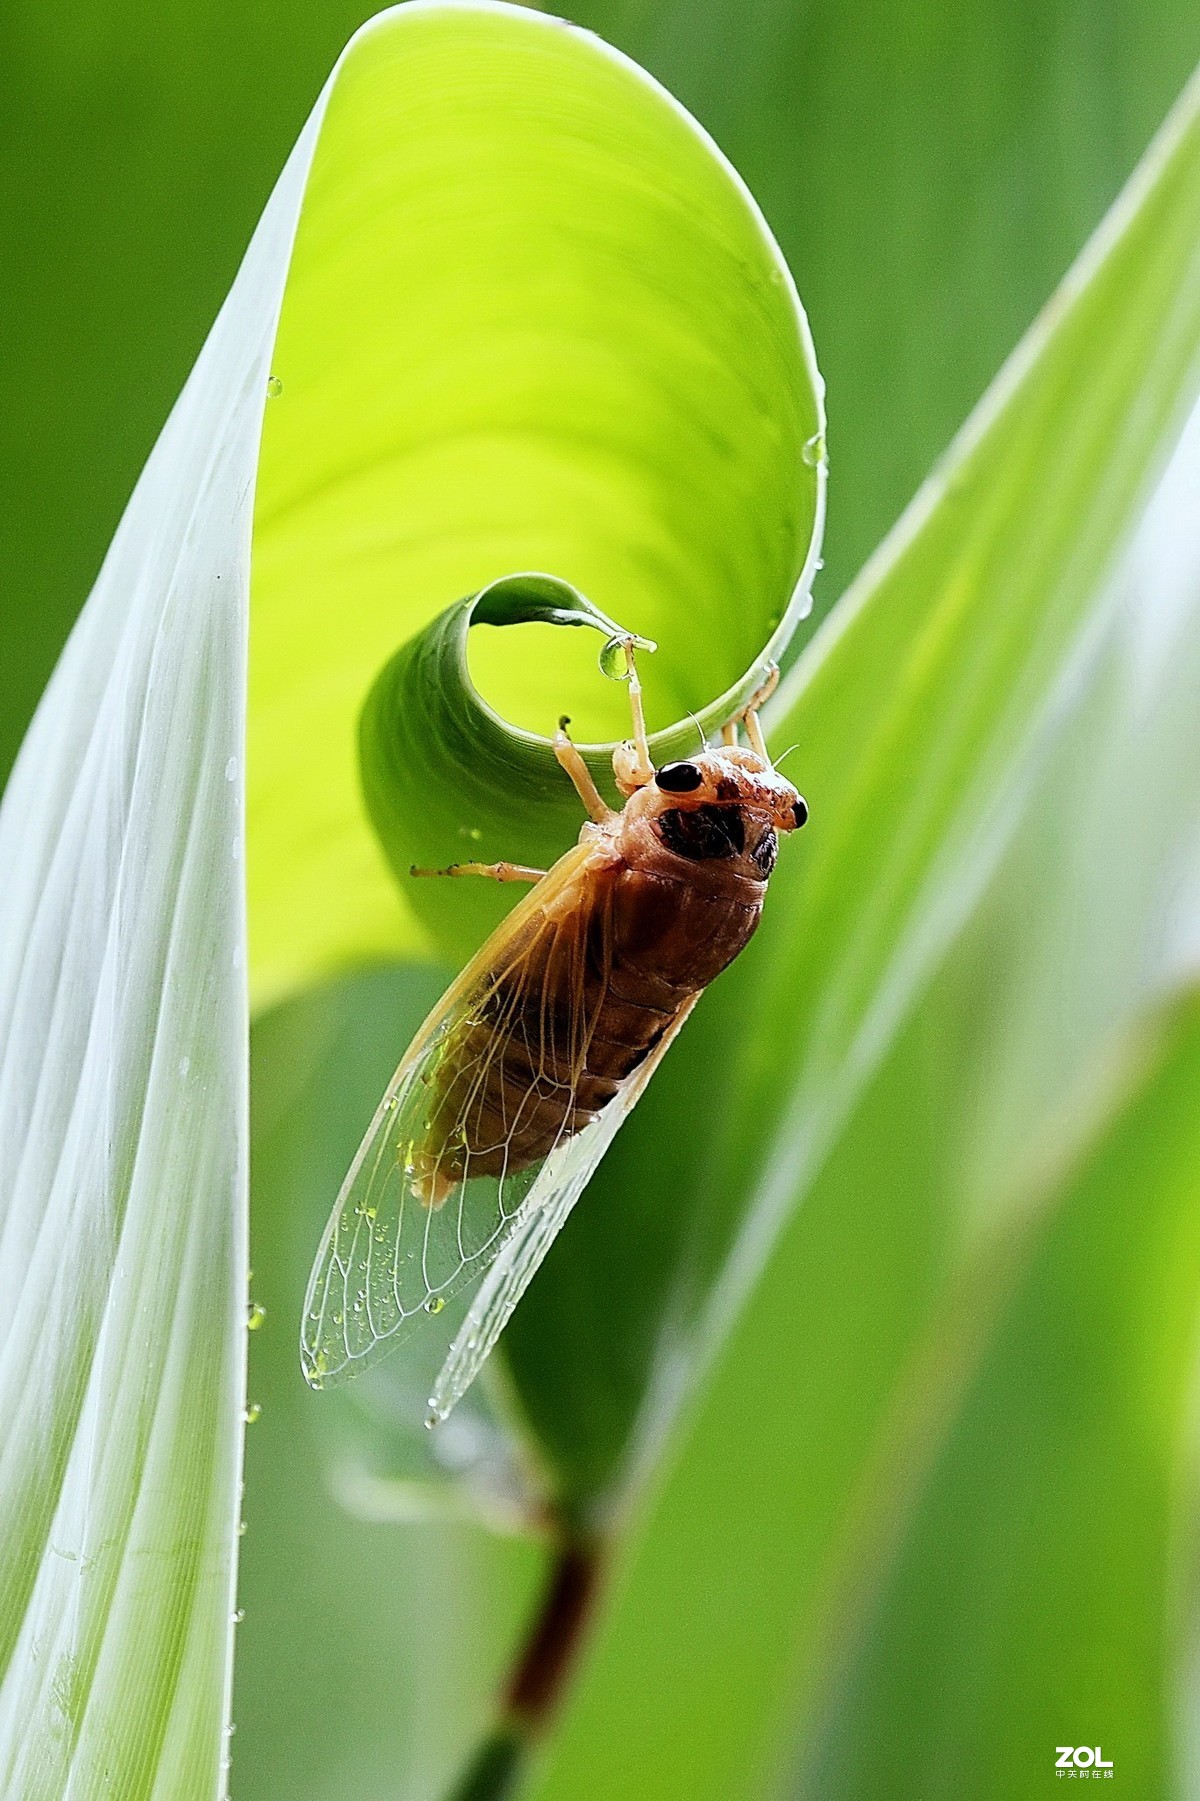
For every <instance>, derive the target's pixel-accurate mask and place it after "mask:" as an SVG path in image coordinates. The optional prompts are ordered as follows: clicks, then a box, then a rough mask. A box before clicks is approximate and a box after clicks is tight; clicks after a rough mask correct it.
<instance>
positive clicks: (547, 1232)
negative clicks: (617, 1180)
mask: <svg viewBox="0 0 1200 1801" xmlns="http://www.w3.org/2000/svg"><path fill="white" fill-rule="evenodd" d="M698 999H699V996H698V995H696V996H693V997H692V999H691V1000H689V1001H687V1002H686V1003H685V1004H684V1005H683V1006H682V1007H681V1008H680V1010H679V1012H678V1014H677V1015H676V1016H675V1019H674V1020H673V1021H672V1023H671V1025H670V1027H669V1028H668V1030H667V1031H666V1032H664V1034H663V1036H662V1038H661V1039H660V1040H659V1042H658V1044H657V1045H655V1047H654V1050H653V1051H652V1052H651V1054H650V1055H649V1056H648V1057H647V1058H646V1059H645V1061H644V1062H643V1063H642V1064H640V1065H639V1067H638V1068H637V1069H636V1070H634V1072H633V1074H632V1075H631V1076H630V1077H628V1079H627V1080H626V1082H625V1083H624V1085H623V1086H622V1088H621V1090H620V1092H619V1093H618V1094H617V1095H615V1096H614V1098H613V1099H612V1100H611V1101H610V1102H609V1103H608V1105H607V1107H605V1108H604V1110H603V1112H602V1113H600V1114H598V1115H597V1117H596V1118H595V1119H594V1120H593V1121H592V1123H591V1124H590V1125H588V1126H585V1127H584V1129H583V1131H582V1132H578V1133H576V1134H575V1136H574V1137H572V1138H566V1139H564V1140H563V1142H562V1143H561V1144H559V1145H558V1146H557V1147H556V1148H555V1149H554V1150H553V1151H552V1152H551V1153H550V1155H549V1156H548V1157H547V1158H546V1161H545V1163H544V1164H543V1165H542V1167H541V1169H540V1170H539V1172H538V1175H537V1178H536V1180H535V1181H534V1183H533V1186H532V1187H531V1189H530V1190H529V1193H528V1194H527V1195H526V1197H525V1199H524V1201H523V1202H522V1203H521V1206H520V1209H519V1211H518V1213H517V1215H516V1218H515V1219H514V1220H513V1222H512V1227H511V1230H510V1231H509V1232H508V1233H507V1235H506V1236H505V1239H504V1242H503V1244H502V1246H501V1247H500V1249H499V1252H498V1254H497V1255H496V1256H495V1257H494V1259H493V1260H492V1263H491V1267H490V1269H489V1270H488V1273H487V1275H486V1277H485V1279H484V1282H483V1285H482V1287H481V1288H480V1290H479V1293H478V1294H477V1295H476V1296H475V1299H474V1300H473V1301H472V1303H471V1307H470V1311H469V1312H468V1314H467V1317H466V1319H465V1320H464V1321H463V1324H462V1326H461V1328H460V1330H459V1332H458V1335H457V1337H456V1338H455V1340H454V1343H453V1344H452V1345H451V1347H450V1350H449V1353H448V1355H447V1357H446V1361H445V1363H444V1364H443V1365H442V1369H441V1374H440V1375H439V1376H438V1379H437V1383H436V1384H435V1386H434V1390H433V1393H432V1395H431V1396H430V1397H429V1420H428V1424H429V1425H433V1424H434V1423H435V1422H436V1421H438V1420H444V1419H445V1418H446V1417H447V1415H448V1414H449V1413H450V1412H451V1410H452V1408H454V1407H455V1406H456V1405H457V1403H458V1402H459V1401H460V1400H461V1399H462V1397H463V1395H465V1394H466V1392H467V1390H468V1388H469V1387H470V1386H471V1384H472V1382H473V1381H474V1380H475V1378H476V1376H477V1375H478V1374H479V1372H480V1370H481V1369H482V1367H483V1364H484V1362H485V1360H486V1359H487V1357H488V1355H489V1353H490V1352H491V1351H492V1350H493V1348H494V1347H495V1343H496V1340H497V1339H498V1338H499V1336H500V1334H501V1332H502V1331H503V1330H504V1328H505V1326H506V1325H507V1324H508V1321H509V1319H510V1317H511V1315H512V1311H513V1308H514V1307H515V1306H516V1304H517V1302H518V1301H519V1300H520V1298H521V1296H522V1295H523V1294H524V1293H525V1290H526V1289H527V1288H528V1286H529V1284H530V1282H532V1280H533V1278H534V1275H535V1274H536V1272H537V1269H538V1266H539V1264H540V1263H541V1261H542V1259H543V1257H544V1256H545V1255H546V1252H547V1251H548V1250H549V1249H550V1246H551V1245H552V1244H553V1242H554V1240H555V1239H556V1238H557V1236H558V1234H559V1232H560V1231H561V1230H562V1228H563V1226H564V1225H565V1224H566V1220H567V1215H568V1214H569V1213H570V1211H571V1209H572V1207H573V1206H574V1205H575V1203H576V1201H577V1200H578V1199H579V1196H580V1195H581V1194H582V1193H583V1190H584V1188H585V1187H586V1186H587V1184H588V1182H589V1181H590V1179H591V1177H592V1174H593V1172H594V1170H595V1168H596V1165H597V1164H598V1163H599V1161H600V1159H601V1157H603V1155H604V1153H605V1151H606V1150H607V1149H608V1147H609V1145H610V1144H611V1143H612V1141H613V1139H614V1138H615V1137H616V1134H617V1132H618V1130H619V1129H620V1127H621V1125H622V1124H623V1122H624V1121H625V1120H626V1119H627V1118H628V1117H629V1114H630V1113H631V1112H632V1110H633V1108H634V1106H635V1105H636V1104H637V1102H638V1100H640V1098H641V1096H642V1093H643V1091H644V1090H645V1087H646V1084H647V1083H648V1082H649V1080H650V1078H651V1076H652V1075H653V1074H654V1071H655V1070H656V1069H657V1068H658V1065H659V1063H660V1062H661V1061H662V1059H663V1057H664V1056H665V1055H666V1053H667V1051H668V1049H669V1048H670V1046H671V1045H672V1043H673V1042H674V1040H675V1037H676V1034H677V1033H678V1032H679V1029H680V1027H681V1026H682V1025H683V1022H684V1020H685V1019H686V1018H687V1016H688V1014H689V1013H690V1012H691V1010H692V1008H693V1007H694V1006H695V1004H696V1001H697V1000H698Z"/></svg>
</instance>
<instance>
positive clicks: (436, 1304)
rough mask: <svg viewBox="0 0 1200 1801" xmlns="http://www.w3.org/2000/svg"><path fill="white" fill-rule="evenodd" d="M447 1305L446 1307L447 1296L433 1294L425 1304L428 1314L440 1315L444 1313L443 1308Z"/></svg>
mask: <svg viewBox="0 0 1200 1801" xmlns="http://www.w3.org/2000/svg"><path fill="white" fill-rule="evenodd" d="M445 1305H446V1297H445V1295H441V1294H431V1295H430V1297H429V1299H428V1300H427V1301H426V1303H425V1311H426V1313H440V1312H441V1311H442V1308H443V1307H444V1306H445Z"/></svg>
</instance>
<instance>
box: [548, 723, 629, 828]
mask: <svg viewBox="0 0 1200 1801" xmlns="http://www.w3.org/2000/svg"><path fill="white" fill-rule="evenodd" d="M570 723H571V721H570V720H569V719H568V718H567V716H566V714H565V713H564V715H563V717H562V718H561V719H560V720H559V722H558V730H557V731H556V732H555V734H554V754H555V756H556V757H557V758H558V760H559V763H560V764H561V765H562V767H563V768H564V769H565V770H566V772H567V774H568V775H569V776H570V778H571V780H572V782H574V784H575V792H576V794H577V795H578V796H579V798H580V800H581V801H582V802H583V804H584V808H585V809H586V811H587V816H588V818H589V819H593V820H595V822H596V824H597V825H607V823H608V821H609V820H610V819H615V818H616V814H615V813H614V812H613V810H612V808H611V807H610V806H609V804H608V802H607V801H606V800H605V798H604V796H603V795H602V794H601V792H600V790H599V788H597V786H596V784H595V782H594V781H593V780H592V772H591V770H590V769H589V768H588V766H587V764H586V763H585V762H584V760H583V758H582V757H581V756H580V754H579V752H578V751H577V750H576V748H575V746H574V745H573V744H572V743H571V740H570V739H569V738H568V737H567V727H568V726H569V725H570Z"/></svg>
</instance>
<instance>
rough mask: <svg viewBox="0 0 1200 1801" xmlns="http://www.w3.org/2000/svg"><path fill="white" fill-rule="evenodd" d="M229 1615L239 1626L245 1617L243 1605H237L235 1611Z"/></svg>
mask: <svg viewBox="0 0 1200 1801" xmlns="http://www.w3.org/2000/svg"><path fill="white" fill-rule="evenodd" d="M229 1617H230V1619H231V1620H232V1621H233V1623H234V1625H235V1626H240V1625H241V1623H242V1621H243V1620H244V1619H245V1617H246V1609H245V1608H244V1607H239V1608H238V1609H237V1610H236V1612H234V1613H231V1614H230V1616H229Z"/></svg>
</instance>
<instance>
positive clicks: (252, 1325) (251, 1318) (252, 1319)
mask: <svg viewBox="0 0 1200 1801" xmlns="http://www.w3.org/2000/svg"><path fill="white" fill-rule="evenodd" d="M266 1317H267V1310H266V1308H265V1307H260V1306H259V1304H258V1302H257V1301H252V1302H251V1304H250V1307H249V1309H248V1311H247V1313H246V1330H247V1332H257V1331H258V1328H259V1327H260V1326H261V1325H262V1323H263V1321H264V1320H265V1319H266Z"/></svg>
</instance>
